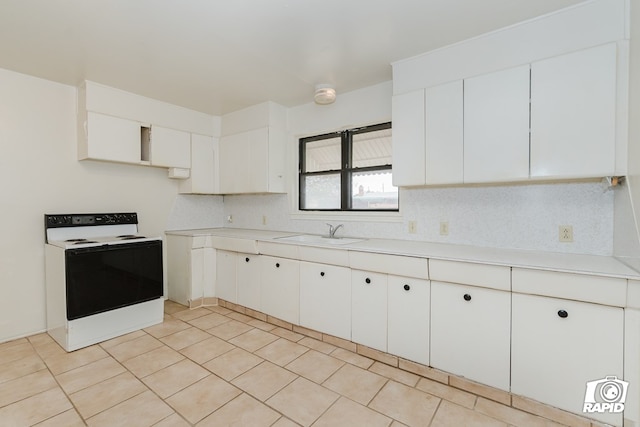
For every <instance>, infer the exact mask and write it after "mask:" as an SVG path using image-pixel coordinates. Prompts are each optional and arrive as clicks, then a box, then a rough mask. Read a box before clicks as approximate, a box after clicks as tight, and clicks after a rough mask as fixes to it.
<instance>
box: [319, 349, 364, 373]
mask: <svg viewBox="0 0 640 427" xmlns="http://www.w3.org/2000/svg"><path fill="white" fill-rule="evenodd" d="M329 354H330V355H331V356H333V357H336V358H338V359H340V360H344V361H345V362H347V363H351V364H352V365H355V366H357V367H359V368H362V369H369V367H370V366H371V365H373V360H371V359H369V358H367V357H364V356H360V355H359V354H356V353H354V352H352V351H349V350H345V349H343V348H336V349H335V350H334V351H332V352H331V353H329Z"/></svg>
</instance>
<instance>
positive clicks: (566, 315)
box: [558, 310, 569, 319]
mask: <svg viewBox="0 0 640 427" xmlns="http://www.w3.org/2000/svg"><path fill="white" fill-rule="evenodd" d="M558 316H560V317H562V318H563V319H566V318H567V317H569V313H567V311H566V310H558Z"/></svg>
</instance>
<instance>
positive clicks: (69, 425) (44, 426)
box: [35, 409, 86, 427]
mask: <svg viewBox="0 0 640 427" xmlns="http://www.w3.org/2000/svg"><path fill="white" fill-rule="evenodd" d="M63 426H64V427H84V426H86V424H85V423H84V421H82V418H81V417H80V415H78V413H77V412H76V411H75V409H69V410H67V411H64V412H62V413H61V414H58V415H56V416H53V417H51V418H47V419H46V420H44V421H43V422H41V423H38V424H36V425H35V427H63Z"/></svg>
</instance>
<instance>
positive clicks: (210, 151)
mask: <svg viewBox="0 0 640 427" xmlns="http://www.w3.org/2000/svg"><path fill="white" fill-rule="evenodd" d="M218 154H219V153H218V139H217V138H213V137H211V136H206V135H197V134H191V174H190V176H189V178H187V179H185V180H183V181H182V182H181V183H180V193H191V194H217V193H219V192H220V188H219V178H218V175H219V173H220V170H219V164H218Z"/></svg>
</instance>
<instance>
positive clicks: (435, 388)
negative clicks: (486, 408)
mask: <svg viewBox="0 0 640 427" xmlns="http://www.w3.org/2000/svg"><path fill="white" fill-rule="evenodd" d="M416 388H417V389H418V390H422V391H425V392H427V393H429V394H432V395H434V396H437V397H440V398H442V399H445V400H448V401H449V402H453V403H456V404H458V405H460V406H464V407H465V408H469V409H473V408H474V406H475V404H476V399H477V396H476V395H475V394H471V393H467V392H466V391H462V390H459V389H457V388H453V387H451V386H448V385H446V384H442V383H440V382H438V381H433V380H430V379H427V378H421V379H420V381H418V385H416Z"/></svg>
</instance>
